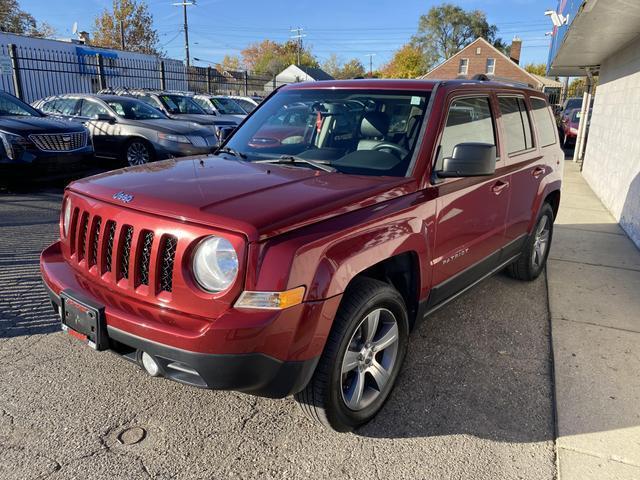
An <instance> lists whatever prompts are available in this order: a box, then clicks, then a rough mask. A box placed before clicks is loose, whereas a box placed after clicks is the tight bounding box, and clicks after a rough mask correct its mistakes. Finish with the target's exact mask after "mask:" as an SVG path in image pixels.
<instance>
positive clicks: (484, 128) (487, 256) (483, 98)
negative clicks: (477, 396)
mask: <svg viewBox="0 0 640 480" xmlns="http://www.w3.org/2000/svg"><path fill="white" fill-rule="evenodd" d="M495 108H496V107H495V98H494V97H493V96H492V95H490V94H489V93H478V94H472V95H468V94H465V95H464V96H459V97H453V98H452V99H451V100H450V101H449V104H448V113H447V117H446V118H447V119H446V124H445V126H444V129H443V130H442V133H441V136H440V140H439V147H438V150H437V152H438V153H437V158H436V159H435V167H434V171H437V170H439V169H441V168H442V161H443V158H445V157H448V156H451V154H452V152H453V148H454V147H455V146H456V145H457V144H459V143H465V142H481V143H490V144H493V145H496V147H497V148H496V151H497V152H500V148H499V143H498V135H497V128H496V122H495ZM505 164H506V162H505V161H504V159H502V158H498V160H497V162H496V171H495V174H494V175H491V176H482V177H469V178H449V179H444V180H439V181H437V182H438V183H437V188H438V198H437V199H436V208H437V213H436V228H435V235H436V239H435V247H434V256H433V260H432V262H433V285H434V287H433V288H432V290H431V294H430V298H429V304H430V306H433V305H436V304H438V303H440V302H441V301H443V300H445V299H446V298H448V297H450V296H452V295H454V294H455V293H457V292H459V291H460V290H462V289H464V288H465V287H466V286H468V285H469V284H471V283H473V282H475V281H476V280H478V279H480V278H482V277H483V276H484V275H486V274H487V273H489V272H491V271H492V270H493V269H495V268H496V267H497V266H498V263H499V258H500V250H501V248H502V247H503V246H504V243H505V237H504V230H505V220H506V215H507V209H508V205H509V194H510V175H509V173H508V172H507V168H506V165H505Z"/></svg>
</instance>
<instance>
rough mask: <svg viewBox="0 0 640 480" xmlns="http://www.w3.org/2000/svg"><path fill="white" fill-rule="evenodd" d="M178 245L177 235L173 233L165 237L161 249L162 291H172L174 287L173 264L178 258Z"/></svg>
mask: <svg viewBox="0 0 640 480" xmlns="http://www.w3.org/2000/svg"><path fill="white" fill-rule="evenodd" d="M177 246H178V239H177V238H176V237H174V236H171V235H166V236H164V237H163V240H162V249H161V250H160V255H161V257H160V272H159V286H160V291H164V292H171V290H172V289H173V264H174V262H175V259H176V248H177Z"/></svg>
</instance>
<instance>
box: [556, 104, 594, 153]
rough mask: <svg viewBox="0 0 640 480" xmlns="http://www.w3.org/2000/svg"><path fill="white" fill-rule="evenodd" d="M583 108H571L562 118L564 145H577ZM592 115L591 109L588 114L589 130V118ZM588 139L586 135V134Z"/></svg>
mask: <svg viewBox="0 0 640 480" xmlns="http://www.w3.org/2000/svg"><path fill="white" fill-rule="evenodd" d="M580 115H581V109H580V108H574V109H573V110H569V111H568V112H567V113H566V114H565V115H564V116H563V118H562V133H563V139H564V140H563V142H562V146H563V147H575V145H576V140H577V138H578V127H579V126H580ZM590 117H591V111H589V114H588V115H587V131H586V132H585V134H586V133H588V131H589V128H588V127H589V120H588V119H589V118H590ZM585 140H586V136H585Z"/></svg>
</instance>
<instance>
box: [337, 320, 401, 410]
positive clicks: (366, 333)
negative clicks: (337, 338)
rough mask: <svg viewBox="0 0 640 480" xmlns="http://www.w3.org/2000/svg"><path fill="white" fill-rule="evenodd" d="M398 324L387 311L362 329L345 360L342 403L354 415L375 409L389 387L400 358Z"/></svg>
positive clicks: (361, 327) (351, 344)
mask: <svg viewBox="0 0 640 480" xmlns="http://www.w3.org/2000/svg"><path fill="white" fill-rule="evenodd" d="M398 340H399V332H398V321H397V319H396V317H395V315H394V314H393V313H392V312H391V311H390V310H387V309H386V308H378V309H376V310H374V311H372V312H371V313H369V314H368V315H367V316H366V317H365V318H364V319H363V320H362V321H361V322H360V324H359V325H358V327H357V328H356V330H355V332H354V333H353V336H352V337H351V340H350V341H349V345H348V347H347V350H346V351H345V354H344V357H343V359H342V366H341V382H342V385H341V387H342V400H343V401H344V403H345V405H346V406H347V407H348V408H349V409H350V410H354V411H359V410H362V409H364V408H366V407H367V406H369V405H371V403H373V402H374V401H375V400H376V399H377V398H378V397H379V396H380V394H381V393H382V391H383V390H384V389H385V386H387V384H388V383H389V379H390V378H391V374H392V372H393V370H394V368H395V366H396V360H397V357H398Z"/></svg>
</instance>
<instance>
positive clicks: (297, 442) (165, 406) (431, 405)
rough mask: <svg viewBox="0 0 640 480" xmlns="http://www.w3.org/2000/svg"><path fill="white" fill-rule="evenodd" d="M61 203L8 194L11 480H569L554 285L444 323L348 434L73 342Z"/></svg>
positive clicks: (507, 289)
mask: <svg viewBox="0 0 640 480" xmlns="http://www.w3.org/2000/svg"><path fill="white" fill-rule="evenodd" d="M60 199H61V194H60V191H59V190H55V189H53V190H42V189H40V190H37V191H26V192H22V193H19V194H9V193H0V239H1V240H0V291H2V295H1V296H0V478H1V479H4V480H11V479H19V480H25V479H39V478H51V479H138V478H141V479H144V478H157V479H173V478H176V479H178V478H179V479H233V478H246V479H263V478H264V479H271V478H273V479H298V478H300V479H305V478H313V479H324V478H333V479H342V478H358V479H363V478H366V479H405V478H406V479H429V480H431V479H459V478H465V479H466V478H468V479H474V480H480V479H497V478H500V479H536V480H544V479H553V478H555V475H556V471H555V448H554V424H555V423H554V408H553V398H552V397H553V386H552V368H551V352H550V329H549V311H548V302H547V288H546V281H545V278H544V276H542V277H541V278H539V279H538V280H537V281H535V282H532V283H521V282H518V281H515V280H512V279H510V278H508V277H507V276H506V275H504V274H499V275H497V276H495V277H493V278H491V279H489V280H487V281H485V282H484V283H482V284H481V285H479V286H477V287H476V288H474V289H473V290H472V291H470V292H469V293H467V294H466V295H464V296H463V297H461V298H459V299H458V300H456V301H454V302H452V303H451V304H449V305H448V306H446V307H445V308H443V309H441V310H440V311H438V312H437V313H436V314H434V315H433V316H431V317H430V318H429V319H428V320H427V321H426V322H425V323H423V324H422V325H421V326H420V327H419V328H418V329H417V330H416V331H415V332H414V333H413V336H412V340H411V344H410V347H409V353H408V356H407V359H406V361H405V364H404V367H403V370H402V373H401V375H400V377H399V380H398V383H397V385H396V388H395V390H394V392H393V394H392V395H391V397H390V399H389V401H388V402H387V404H386V405H385V407H384V408H383V410H382V411H381V412H380V414H379V415H378V417H377V418H376V419H375V420H374V421H372V422H371V423H369V424H368V425H366V426H364V427H363V428H361V429H359V430H357V431H355V432H354V433H350V434H338V433H335V432H332V431H328V430H324V429H322V428H321V427H319V426H317V425H315V424H313V423H312V422H310V421H309V420H307V419H306V418H305V417H304V416H303V414H302V413H301V412H300V411H299V410H298V408H297V406H296V404H295V402H294V401H293V400H292V399H284V400H270V399H262V398H256V397H252V396H249V395H244V394H241V393H234V392H214V391H208V390H200V389H196V388H193V387H187V386H184V385H180V384H176V383H172V382H170V381H167V380H164V379H158V378H151V377H149V376H148V375H146V374H145V373H144V372H143V371H142V370H140V369H139V368H137V367H136V366H135V365H133V364H130V363H128V362H125V361H123V360H121V359H120V358H118V357H117V356H115V355H113V354H111V353H109V352H102V353H97V352H94V351H92V350H91V349H90V348H88V347H86V346H85V345H83V344H81V343H79V342H78V341H77V340H75V339H74V338H73V337H71V336H69V335H66V334H64V333H62V332H61V331H60V328H59V324H58V321H57V319H56V317H55V316H54V314H53V311H52V310H51V308H50V306H49V303H48V301H47V296H46V293H45V289H44V287H43V285H42V283H41V280H40V277H39V270H38V257H39V253H40V251H41V250H42V249H43V248H44V247H45V246H46V245H47V244H49V243H51V242H52V241H54V240H55V239H56V238H57V235H58V225H57V220H58V212H59V204H60Z"/></svg>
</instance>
